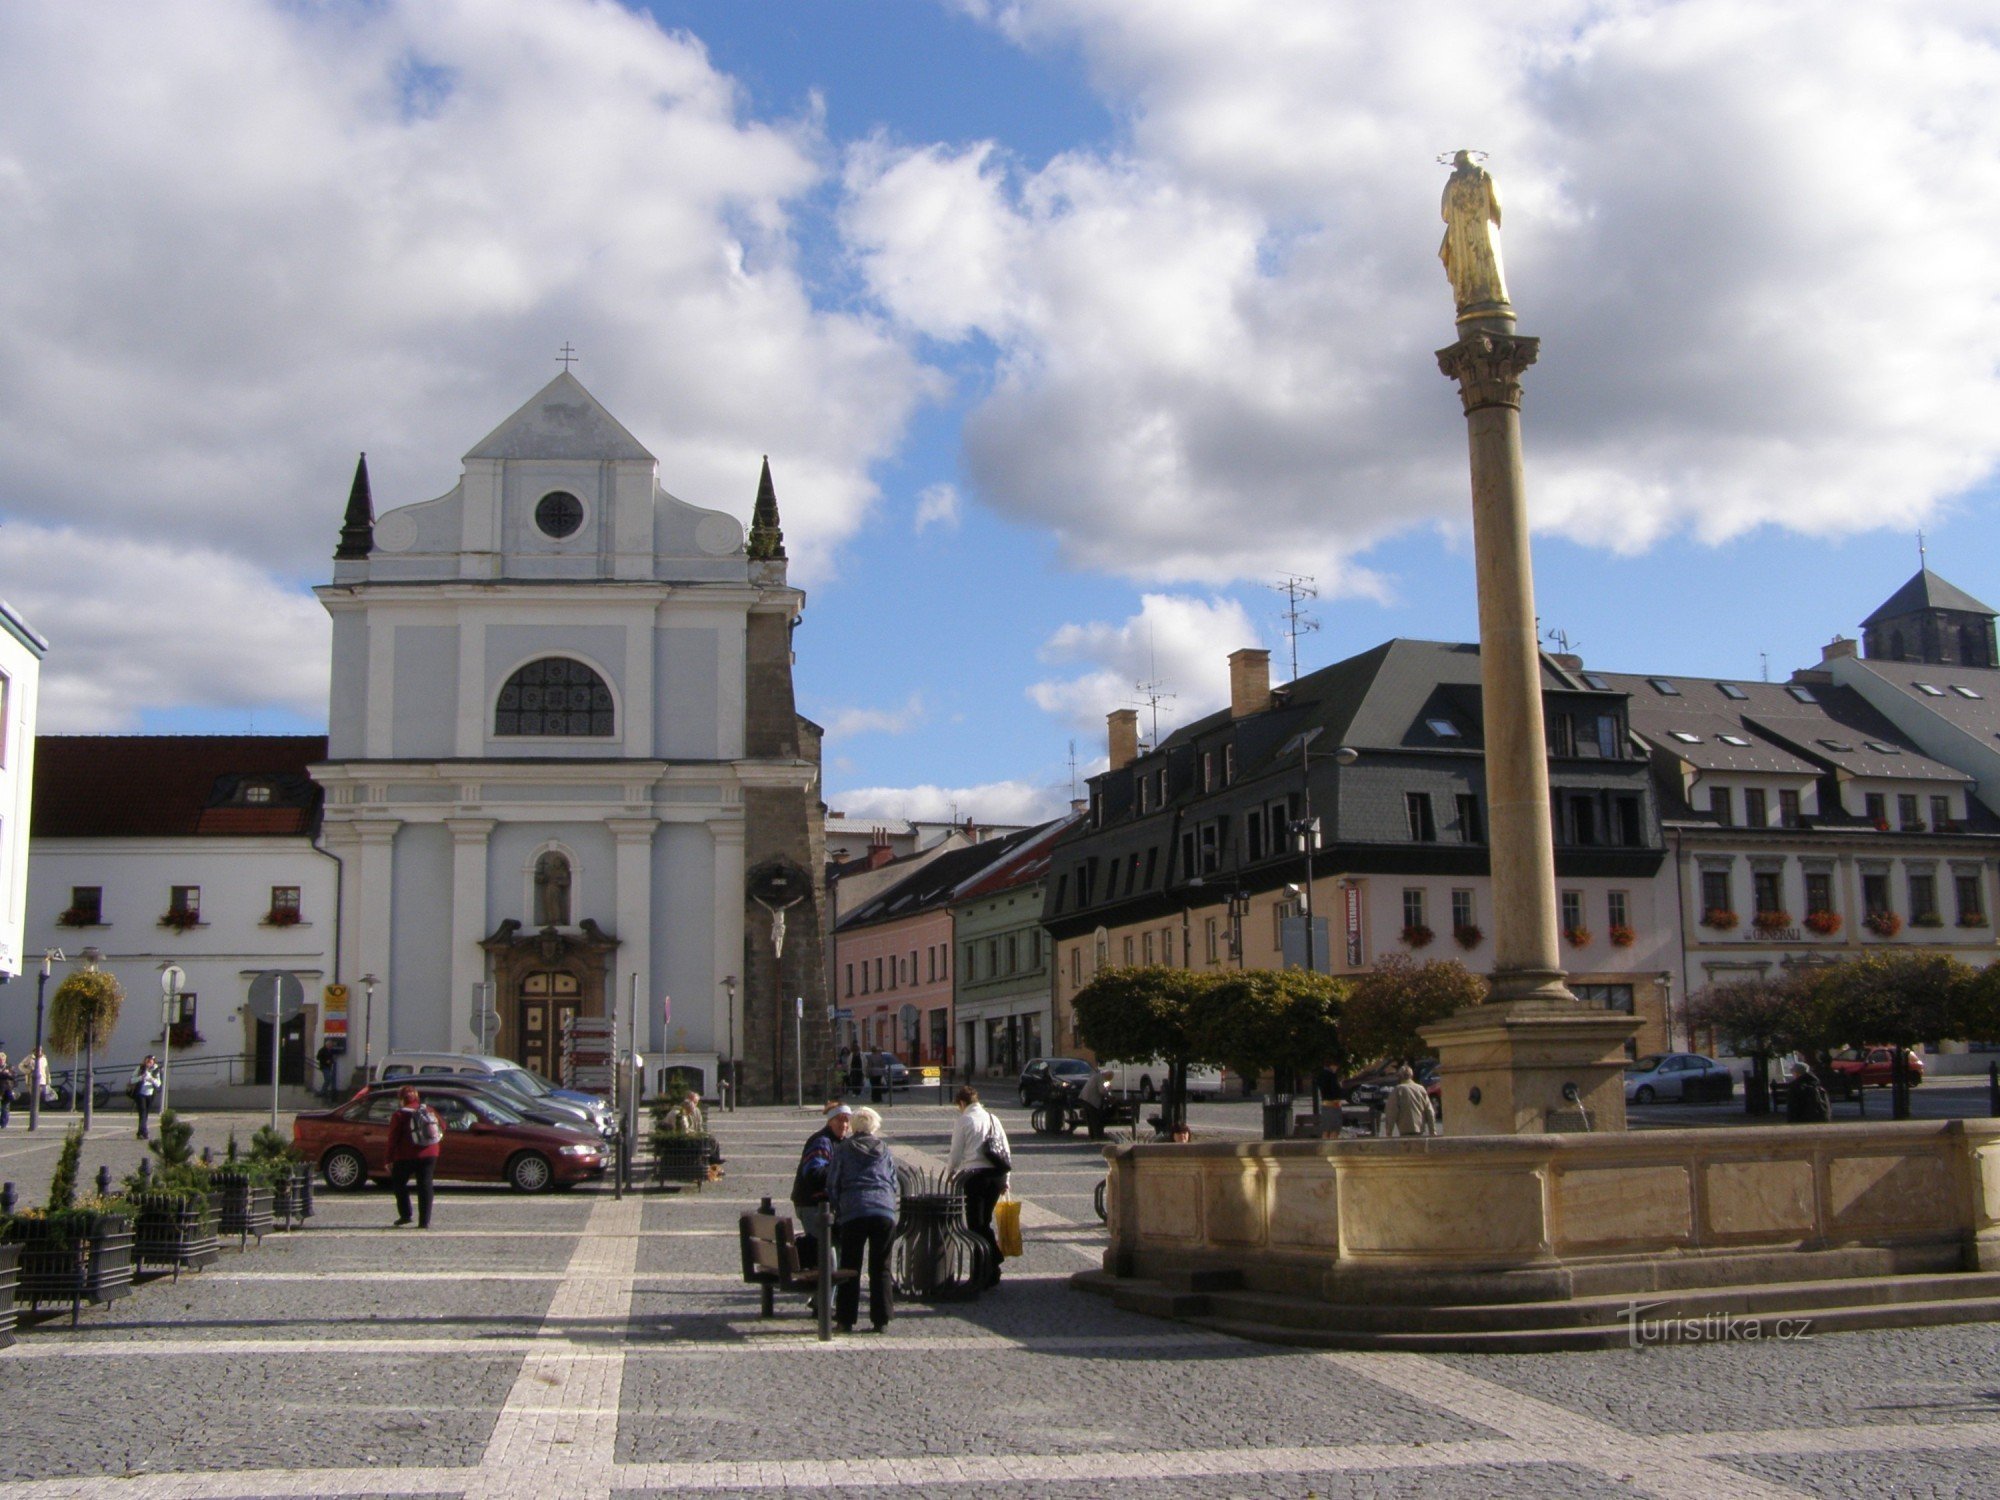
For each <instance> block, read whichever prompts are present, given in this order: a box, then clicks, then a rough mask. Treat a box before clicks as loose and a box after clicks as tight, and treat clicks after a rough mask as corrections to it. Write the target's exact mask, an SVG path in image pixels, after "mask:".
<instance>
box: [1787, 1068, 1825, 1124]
mask: <svg viewBox="0 0 2000 1500" xmlns="http://www.w3.org/2000/svg"><path fill="white" fill-rule="evenodd" d="M1785 1118H1786V1119H1787V1120H1789V1121H1790V1122H1791V1123H1792V1124H1794V1125H1824V1124H1825V1123H1826V1122H1827V1121H1828V1120H1831V1119H1832V1118H1833V1105H1832V1103H1831V1102H1830V1101H1829V1100H1828V1099H1827V1097H1826V1085H1825V1084H1823V1083H1821V1082H1820V1081H1819V1079H1818V1078H1816V1077H1815V1076H1814V1075H1813V1070H1812V1069H1811V1068H1808V1067H1807V1066H1806V1065H1805V1064H1804V1063H1802V1062H1801V1063H1793V1064H1792V1081H1791V1083H1790V1084H1789V1085H1788V1086H1787V1087H1786V1089H1785Z"/></svg>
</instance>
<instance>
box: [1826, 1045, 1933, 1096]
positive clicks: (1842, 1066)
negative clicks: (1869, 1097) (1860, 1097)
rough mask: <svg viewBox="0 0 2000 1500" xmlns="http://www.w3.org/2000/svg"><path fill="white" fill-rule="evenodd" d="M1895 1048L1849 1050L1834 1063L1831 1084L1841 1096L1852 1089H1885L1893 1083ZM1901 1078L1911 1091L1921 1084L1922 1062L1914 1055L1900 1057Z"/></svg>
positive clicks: (1835, 1059) (1838, 1056)
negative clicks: (1901, 1064) (1905, 1081)
mask: <svg viewBox="0 0 2000 1500" xmlns="http://www.w3.org/2000/svg"><path fill="white" fill-rule="evenodd" d="M1895 1058H1896V1049H1895V1048H1894V1047H1850V1048H1848V1049H1847V1050H1846V1051H1845V1052H1842V1053H1838V1054H1836V1055H1835V1057H1834V1059H1833V1078H1832V1080H1831V1082H1832V1083H1833V1084H1834V1085H1835V1087H1836V1088H1837V1089H1838V1090H1839V1091H1840V1092H1841V1093H1852V1092H1853V1091H1854V1090H1855V1089H1877V1088H1880V1089H1886V1088H1887V1087H1889V1085H1890V1084H1891V1083H1892V1082H1894V1079H1893V1078H1892V1077H1891V1076H1890V1075H1891V1073H1892V1071H1893V1069H1894V1068H1895ZM1903 1077H1904V1078H1905V1079H1906V1080H1907V1081H1908V1082H1909V1084H1910V1086H1911V1087H1912V1088H1915V1087H1916V1086H1917V1085H1918V1084H1920V1083H1922V1082H1923V1081H1924V1060H1923V1059H1922V1058H1921V1057H1919V1056H1917V1054H1916V1053H1914V1052H1911V1051H1908V1050H1905V1051H1904V1053H1903Z"/></svg>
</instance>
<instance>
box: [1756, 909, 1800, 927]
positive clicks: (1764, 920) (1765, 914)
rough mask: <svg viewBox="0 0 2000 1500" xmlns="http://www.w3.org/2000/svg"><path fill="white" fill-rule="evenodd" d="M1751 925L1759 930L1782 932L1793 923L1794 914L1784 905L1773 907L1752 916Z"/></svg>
mask: <svg viewBox="0 0 2000 1500" xmlns="http://www.w3.org/2000/svg"><path fill="white" fill-rule="evenodd" d="M1750 925H1751V926H1752V927H1754V928H1756V929H1757V930H1758V931H1759V932H1782V931H1783V930H1784V929H1785V928H1787V927H1789V926H1791V925H1792V914H1791V913H1790V912H1788V911H1786V910H1784V908H1782V907H1773V908H1771V909H1770V910H1768V911H1760V912H1758V913H1757V914H1756V915H1755V916H1753V917H1751V919H1750Z"/></svg>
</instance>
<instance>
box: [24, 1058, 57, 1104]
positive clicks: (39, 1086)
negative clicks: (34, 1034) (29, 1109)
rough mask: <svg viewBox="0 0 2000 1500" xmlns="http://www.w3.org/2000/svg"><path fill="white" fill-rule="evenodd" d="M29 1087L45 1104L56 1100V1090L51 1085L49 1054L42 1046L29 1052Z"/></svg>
mask: <svg viewBox="0 0 2000 1500" xmlns="http://www.w3.org/2000/svg"><path fill="white" fill-rule="evenodd" d="M27 1083H28V1087H29V1088H31V1089H33V1090H34V1091H35V1096H36V1097H37V1098H39V1099H40V1100H41V1101H42V1103H44V1104H52V1103H54V1102H55V1097H56V1094H55V1090H54V1089H52V1088H50V1087H49V1055H48V1053H47V1052H45V1051H43V1050H42V1049H41V1048H40V1047H37V1048H36V1049H35V1050H34V1051H32V1052H30V1053H29V1054H28V1078H27Z"/></svg>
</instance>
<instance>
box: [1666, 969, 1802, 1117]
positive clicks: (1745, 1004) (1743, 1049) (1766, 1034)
mask: <svg viewBox="0 0 2000 1500" xmlns="http://www.w3.org/2000/svg"><path fill="white" fill-rule="evenodd" d="M1806 997H1807V987H1806V986H1805V985H1804V984H1802V983H1801V982H1800V981H1799V980H1797V979H1794V978H1792V977H1790V976H1785V977H1783V978H1777V979H1739V980H1736V981H1734V982H1732V983H1729V984H1713V985H1710V986H1709V987H1708V988H1707V989H1704V990H1698V991H1696V992H1695V994H1693V995H1692V996H1690V997H1689V999H1688V1025H1689V1026H1690V1027H1691V1028H1692V1027H1699V1028H1700V1029H1702V1030H1704V1031H1713V1032H1714V1033H1715V1034H1716V1035H1717V1036H1718V1037H1720V1038H1721V1039H1722V1040H1723V1041H1725V1042H1727V1043H1728V1044H1729V1048H1730V1050H1731V1051H1732V1052H1736V1053H1740V1054H1741V1055H1743V1056H1745V1057H1748V1058H1750V1059H1751V1063H1752V1069H1753V1071H1752V1073H1751V1075H1750V1081H1749V1082H1747V1083H1746V1084H1745V1085H1744V1089H1743V1109H1744V1112H1745V1113H1746V1114H1753V1115H1763V1114H1769V1113H1770V1112H1771V1091H1770V1077H1771V1058H1772V1057H1773V1056H1775V1055H1777V1054H1779V1053H1783V1052H1789V1051H1791V1050H1792V1049H1793V1048H1794V1047H1798V1046H1800V1045H1802V1042H1803V1038H1804V1034H1805V1032H1806V1031H1807V1030H1809V1029H1810V1027H1809V1023H1808V1021H1807V1018H1806V1014H1805V1009H1804V1007H1805V1003H1806Z"/></svg>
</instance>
